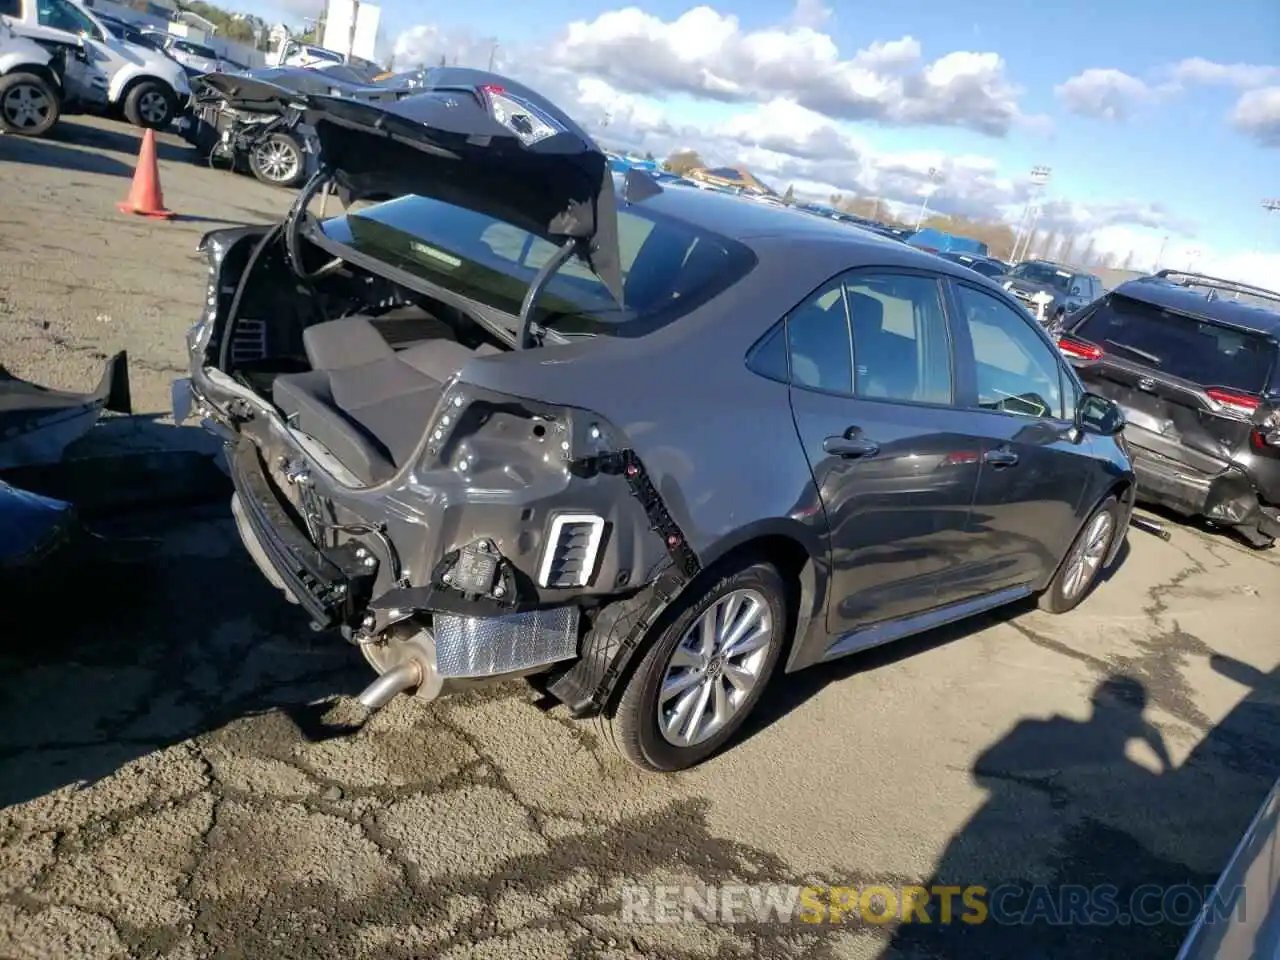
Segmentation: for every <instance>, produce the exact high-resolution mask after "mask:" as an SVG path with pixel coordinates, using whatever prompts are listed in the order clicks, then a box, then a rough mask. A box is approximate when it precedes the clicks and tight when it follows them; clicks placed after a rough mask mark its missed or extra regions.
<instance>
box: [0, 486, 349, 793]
mask: <svg viewBox="0 0 1280 960" xmlns="http://www.w3.org/2000/svg"><path fill="white" fill-rule="evenodd" d="M227 514H228V510H227V509H226V507H225V506H222V505H219V506H218V507H216V508H209V509H207V510H205V511H203V512H196V511H192V512H190V513H189V514H188V515H187V516H186V518H185V519H184V520H183V519H179V520H177V521H176V522H175V518H174V517H173V516H167V517H157V516H155V515H151V516H140V517H135V518H132V519H123V520H119V521H117V522H115V523H114V524H110V525H103V524H101V523H99V524H98V529H99V531H101V532H103V533H105V534H106V536H107V539H108V545H107V546H106V547H103V548H99V549H97V550H95V551H94V554H95V556H96V558H97V561H99V562H95V563H94V564H93V565H92V566H87V565H85V564H84V563H83V562H81V563H72V562H70V561H69V560H68V559H63V561H62V564H63V565H62V566H60V567H59V569H60V570H65V571H66V572H67V574H68V575H67V576H62V577H60V578H58V579H57V580H55V581H52V582H48V581H47V582H45V583H43V584H42V585H41V586H40V587H39V589H38V591H37V592H35V593H27V594H25V595H24V598H23V600H24V602H21V603H17V604H6V609H5V612H4V613H3V615H2V616H3V618H4V621H5V623H4V628H3V630H0V633H2V634H3V635H4V636H5V638H6V641H5V643H4V644H3V646H0V809H2V808H4V807H8V806H11V805H13V804H19V803H23V802H24V801H27V800H31V799H33V798H36V797H40V796H42V795H44V794H46V793H48V792H50V791H53V790H57V789H59V788H61V787H63V786H67V785H82V786H83V785H88V784H92V783H94V782H96V781H98V780H100V779H102V778H104V777H107V776H109V775H111V774H112V773H114V772H115V771H116V770H117V769H119V768H120V767H122V766H124V765H125V764H127V763H129V762H131V761H132V760H134V759H136V758H138V757H141V756H144V755H146V754H149V753H151V752H153V751H157V750H161V749H163V748H164V747H166V746H170V745H172V744H175V743H179V742H181V741H184V740H187V739H189V738H191V737H194V736H197V735H199V734H201V733H205V732H207V731H211V730H215V729H218V728H220V727H222V726H223V725H225V724H226V723H228V722H230V721H232V720H234V719H237V718H239V717H244V716H247V715H253V714H257V713H262V712H265V711H270V710H274V709H277V708H282V709H285V710H286V711H288V710H297V711H298V712H299V716H300V717H309V716H310V714H309V712H308V711H307V709H306V705H307V704H308V703H311V702H313V701H316V700H317V699H320V698H325V697H331V696H333V695H335V694H343V693H353V692H357V691H358V690H359V689H360V688H361V686H363V684H364V683H367V681H368V678H367V668H366V667H364V666H363V664H362V663H361V662H360V658H359V654H358V653H357V652H356V651H355V649H354V648H352V647H350V646H349V645H348V644H346V643H344V642H343V641H342V640H341V639H340V638H338V637H336V636H333V635H330V634H314V633H312V632H311V631H310V630H309V629H308V622H307V618H306V617H305V616H304V615H303V614H302V613H300V612H299V611H298V608H297V607H294V606H292V605H290V604H289V603H287V602H285V601H284V599H283V597H281V595H280V594H279V593H278V592H276V591H275V590H274V589H273V588H272V587H270V586H269V585H268V584H267V583H266V581H265V580H264V579H263V577H262V575H261V574H260V573H259V572H258V570H257V569H256V568H255V567H254V566H253V564H252V562H251V561H250V560H249V559H248V558H247V555H246V554H245V553H244V551H243V550H242V549H241V548H240V544H239V542H238V538H237V537H236V535H235V532H234V528H233V526H232V524H231V523H230V522H229V521H228V520H226V519H225V517H226V515H227ZM113 556H114V557H118V558H124V559H123V560H117V561H116V562H112V561H111V558H112V557H113ZM80 559H81V561H83V558H80ZM308 732H310V733H312V734H313V735H323V734H322V733H321V732H320V731H319V729H318V728H317V727H316V726H315V725H314V724H313V723H309V724H308Z"/></svg>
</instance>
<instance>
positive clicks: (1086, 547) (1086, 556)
mask: <svg viewBox="0 0 1280 960" xmlns="http://www.w3.org/2000/svg"><path fill="white" fill-rule="evenodd" d="M1114 532H1115V520H1114V519H1113V518H1112V516H1111V514H1110V513H1108V512H1106V511H1104V512H1102V513H1099V514H1098V515H1097V516H1096V517H1094V518H1093V520H1092V521H1090V523H1089V527H1088V529H1087V530H1086V531H1085V534H1084V536H1083V537H1081V538H1080V542H1079V543H1077V544H1076V546H1075V548H1074V549H1073V550H1072V551H1071V556H1070V557H1068V558H1067V568H1066V575H1065V576H1064V577H1063V578H1062V595H1063V597H1064V598H1065V599H1067V600H1074V599H1075V598H1076V597H1077V596H1079V595H1080V594H1081V593H1083V592H1084V590H1085V589H1086V588H1087V587H1088V586H1089V584H1090V583H1092V582H1093V579H1094V577H1096V576H1097V575H1098V569H1099V568H1100V567H1101V566H1102V561H1103V560H1104V559H1105V558H1106V556H1107V550H1108V548H1109V547H1110V546H1111V536H1112V534H1113V533H1114Z"/></svg>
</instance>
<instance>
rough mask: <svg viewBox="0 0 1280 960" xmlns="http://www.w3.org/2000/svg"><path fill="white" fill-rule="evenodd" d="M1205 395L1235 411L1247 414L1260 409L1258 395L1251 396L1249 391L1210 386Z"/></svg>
mask: <svg viewBox="0 0 1280 960" xmlns="http://www.w3.org/2000/svg"><path fill="white" fill-rule="evenodd" d="M1205 396H1207V397H1208V398H1209V399H1210V400H1212V401H1213V402H1214V403H1219V404H1221V405H1222V406H1224V407H1226V408H1228V409H1229V410H1231V411H1232V412H1233V413H1241V414H1244V415H1246V416H1247V415H1249V414H1251V413H1253V412H1254V411H1255V410H1257V409H1258V403H1259V401H1258V398H1257V397H1251V396H1249V394H1247V393H1238V392H1236V391H1235V390H1223V389H1222V388H1221V387H1210V388H1209V389H1208V390H1206V391H1205Z"/></svg>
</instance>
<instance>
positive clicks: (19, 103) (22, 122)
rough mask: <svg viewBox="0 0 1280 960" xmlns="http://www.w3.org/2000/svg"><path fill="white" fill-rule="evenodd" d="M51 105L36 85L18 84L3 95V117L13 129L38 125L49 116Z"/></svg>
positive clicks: (26, 128)
mask: <svg viewBox="0 0 1280 960" xmlns="http://www.w3.org/2000/svg"><path fill="white" fill-rule="evenodd" d="M50 109H52V105H51V104H50V103H49V98H48V97H47V96H45V94H44V92H43V91H42V90H40V89H39V88H38V87H31V86H27V85H26V84H19V85H18V86H16V87H10V88H9V90H8V92H6V93H5V95H4V103H3V110H4V118H5V120H6V121H7V122H8V123H9V125H10V126H12V127H13V128H14V129H15V130H30V129H33V128H34V127H38V126H39V125H40V124H41V123H43V122H44V121H45V119H47V118H48V116H49V111H50Z"/></svg>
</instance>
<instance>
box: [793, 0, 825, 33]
mask: <svg viewBox="0 0 1280 960" xmlns="http://www.w3.org/2000/svg"><path fill="white" fill-rule="evenodd" d="M832 12H833V11H832V9H831V8H830V7H828V6H825V5H824V4H823V2H822V0H796V5H795V9H794V10H792V11H791V22H792V23H793V24H794V25H795V26H797V27H811V28H813V29H817V28H818V27H820V26H822V25H823V24H824V23H826V22H827V21H828V20H830V19H831V14H832Z"/></svg>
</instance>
